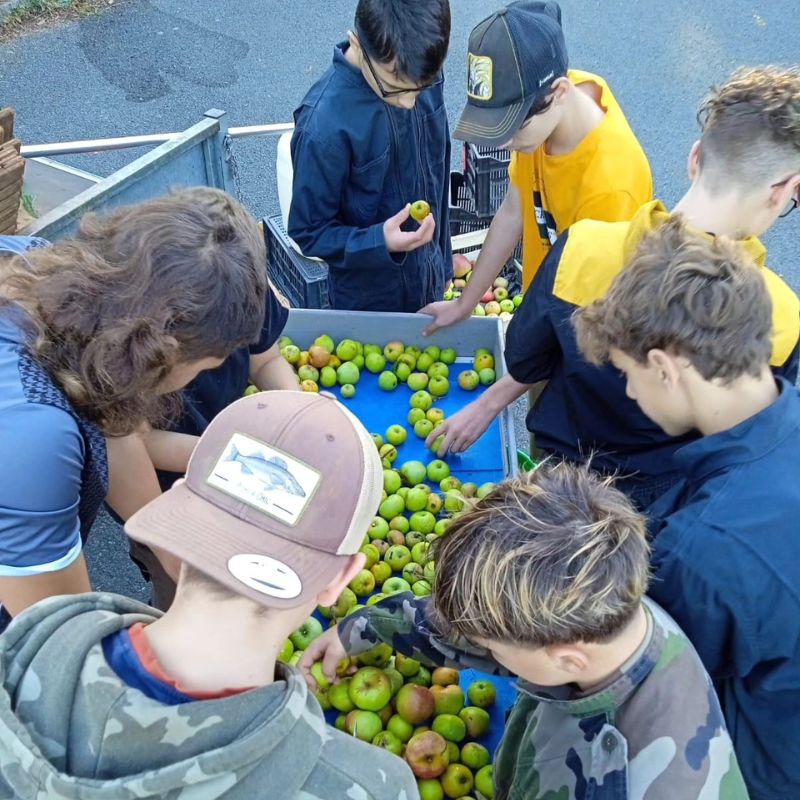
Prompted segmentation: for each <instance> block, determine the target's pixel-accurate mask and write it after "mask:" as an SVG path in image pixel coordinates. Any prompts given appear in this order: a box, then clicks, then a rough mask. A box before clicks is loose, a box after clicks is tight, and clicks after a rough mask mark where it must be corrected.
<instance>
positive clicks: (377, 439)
mask: <svg viewBox="0 0 800 800" xmlns="http://www.w3.org/2000/svg"><path fill="white" fill-rule="evenodd" d="M370 436H371V437H372V441H373V442H375V447H377V448H378V451H380V449H381V447H383V436H381V435H380V434H379V433H371V434H370Z"/></svg>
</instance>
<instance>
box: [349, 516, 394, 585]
mask: <svg viewBox="0 0 800 800" xmlns="http://www.w3.org/2000/svg"><path fill="white" fill-rule="evenodd" d="M381 522H386V520H383V519H382V520H381ZM360 552H362V553H363V554H364V556H365V558H366V559H367V560H366V561H365V562H364V568H365V569H371V568H372V567H373V565H375V564H377V563H378V562H379V561H380V560H381V551H380V550H378V548H377V547H375V545H374V544H365V545H362V547H361V549H360ZM353 591H355V589H354V590H353Z"/></svg>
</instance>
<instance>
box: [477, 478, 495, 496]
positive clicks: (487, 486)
mask: <svg viewBox="0 0 800 800" xmlns="http://www.w3.org/2000/svg"><path fill="white" fill-rule="evenodd" d="M493 489H494V484H493V483H489V482H487V483H482V484H481V485H480V486H479V487H478V491H477V492H475V497H477V498H478V499H479V500H482V499H483V498H484V497H486V495H487V494H489V493H490V492H491V491H492V490H493Z"/></svg>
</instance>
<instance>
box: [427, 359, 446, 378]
mask: <svg viewBox="0 0 800 800" xmlns="http://www.w3.org/2000/svg"><path fill="white" fill-rule="evenodd" d="M449 377H450V369H449V368H448V366H447V364H443V363H442V362H441V361H437V362H436V363H435V364H433V365H432V366H431V367H430V368H429V369H428V378H430V379H431V380H433V379H434V378H449Z"/></svg>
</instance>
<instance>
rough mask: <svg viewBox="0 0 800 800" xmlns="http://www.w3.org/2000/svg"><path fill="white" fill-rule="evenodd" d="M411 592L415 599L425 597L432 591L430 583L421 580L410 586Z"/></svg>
mask: <svg viewBox="0 0 800 800" xmlns="http://www.w3.org/2000/svg"><path fill="white" fill-rule="evenodd" d="M411 591H412V592H413V593H414V596H415V597H427V596H428V595H429V594H430V593H431V592H432V591H433V587H432V586H431V583H430V581H427V580H421V581H416V582H415V583H414V584H413V585H412V586H411Z"/></svg>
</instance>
